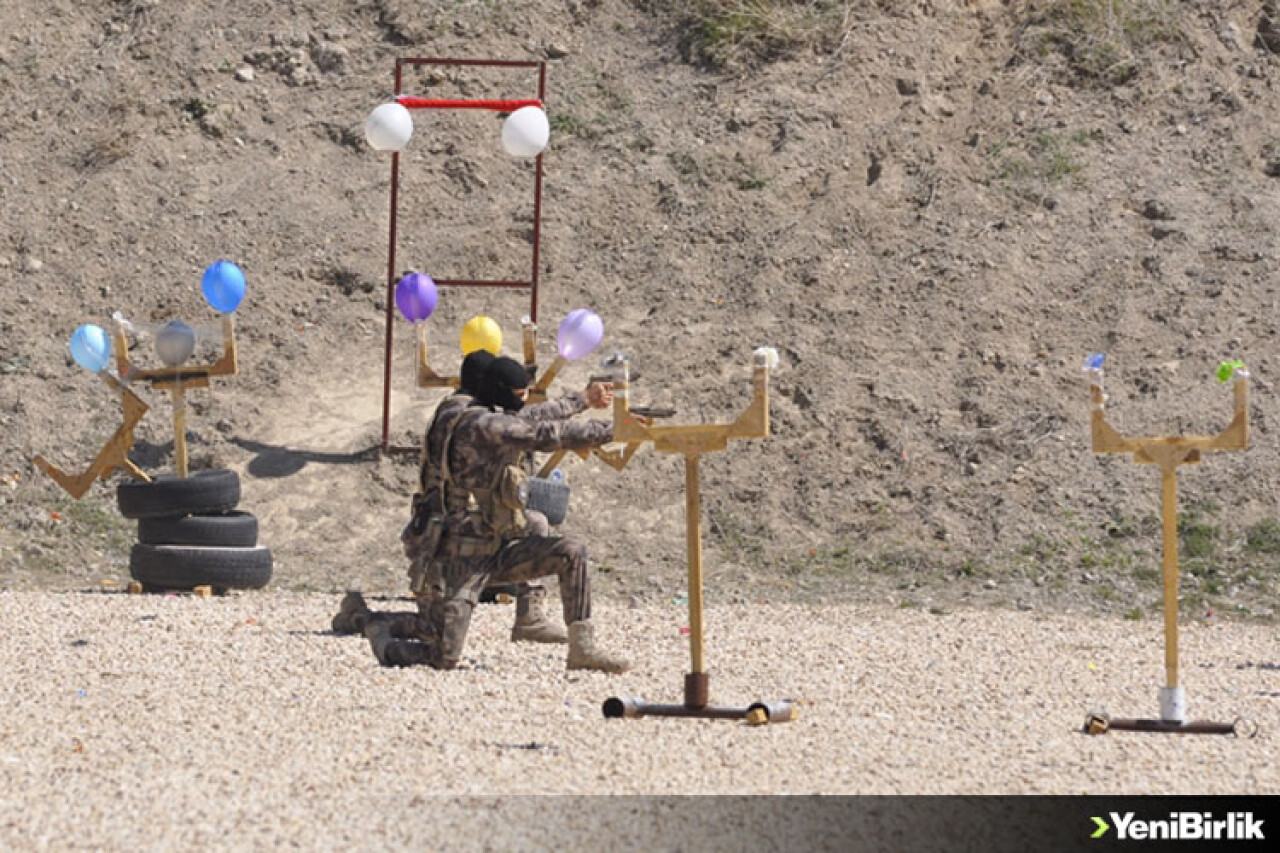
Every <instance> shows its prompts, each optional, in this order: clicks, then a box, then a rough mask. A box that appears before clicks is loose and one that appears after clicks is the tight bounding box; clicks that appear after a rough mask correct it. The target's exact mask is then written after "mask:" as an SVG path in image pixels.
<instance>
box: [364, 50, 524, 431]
mask: <svg viewBox="0 0 1280 853" xmlns="http://www.w3.org/2000/svg"><path fill="white" fill-rule="evenodd" d="M406 65H408V66H420V65H454V66H459V65H465V66H480V67H490V68H536V69H538V97H537V100H529V99H525V100H511V99H503V100H493V99H490V100H458V99H436V98H414V97H410V96H407V95H404V94H402V93H401V91H400V89H401V86H402V85H403V82H404V67H405V66H406ZM546 89H547V64H546V63H545V62H541V61H538V62H534V61H516V60H501V59H436V58H431V59H425V58H416V57H401V58H398V59H396V85H395V98H396V101H397V102H399V103H400V104H401V105H403V106H404V107H406V108H407V109H484V110H497V111H507V110H511V111H514V110H517V109H519V108H520V107H525V106H542V103H543V101H544V99H545V97H546ZM399 190H400V152H399V151H394V152H392V154H391V223H390V233H389V235H388V238H387V320H386V322H387V333H386V348H385V352H384V354H383V370H382V452H383V453H387V452H389V451H406V452H416V451H417V449H418V448H417V447H416V446H413V447H404V448H400V447H396V448H392V447H390V446H389V441H390V434H391V345H392V338H393V329H394V327H395V289H396V211H397V209H398V207H399V195H400V193H399ZM541 245H542V155H541V154H539V155H538V156H537V159H536V161H535V163H534V178H533V262H532V265H531V268H530V273H529V280H528V281H509V280H489V279H456V278H447V279H439V278H437V279H435V282H436V285H437V286H438V287H527V288H529V319H530V320H532V321H533V322H534V323H537V322H538V265H539V255H540V249H541Z"/></svg>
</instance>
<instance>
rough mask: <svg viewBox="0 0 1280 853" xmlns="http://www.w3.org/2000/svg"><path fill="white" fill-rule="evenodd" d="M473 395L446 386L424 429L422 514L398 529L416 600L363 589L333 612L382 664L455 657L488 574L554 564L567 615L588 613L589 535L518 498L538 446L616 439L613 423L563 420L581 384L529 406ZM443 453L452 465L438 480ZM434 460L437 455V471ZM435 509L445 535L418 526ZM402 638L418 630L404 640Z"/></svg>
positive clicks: (582, 617)
mask: <svg viewBox="0 0 1280 853" xmlns="http://www.w3.org/2000/svg"><path fill="white" fill-rule="evenodd" d="M472 403H473V399H472V398H471V397H470V396H468V395H466V394H461V393H459V394H455V395H453V396H451V397H449V398H446V399H445V400H444V401H443V402H442V403H441V404H440V406H439V408H438V409H437V411H436V415H435V417H434V419H433V421H432V424H431V427H430V428H429V429H428V430H427V432H426V435H425V436H424V441H423V459H424V465H423V469H422V476H421V478H420V491H419V493H418V494H417V495H415V496H414V505H415V521H414V522H411V523H410V525H409V526H408V527H406V529H405V533H404V534H402V537H401V538H402V540H403V541H404V544H405V551H406V554H407V555H408V556H409V557H410V559H411V561H412V564H411V567H410V579H411V586H412V588H413V589H414V591H415V594H416V595H417V600H418V612H417V613H371V612H369V611H368V609H367V608H365V607H364V604H363V600H362V599H360V600H359V601H356V600H355V599H353V598H352V596H348V598H347V599H344V601H343V610H342V611H341V612H340V613H339V616H338V617H335V621H334V628H335V630H339V620H340V619H342V618H343V616H344V614H346V615H347V617H348V618H347V619H346V620H345V621H344V622H343V627H345V628H347V629H348V630H355V631H364V633H365V634H366V636H369V638H370V640H371V642H372V643H373V646H374V651H375V653H376V654H377V655H378V658H379V660H381V661H382V662H383V663H384V664H394V665H407V664H414V663H428V664H430V665H431V666H434V667H436V668H439V669H450V668H452V667H454V666H456V665H457V663H458V660H459V659H460V658H461V655H462V649H463V646H464V644H465V641H466V635H467V629H468V627H469V625H470V621H471V612H472V609H473V608H474V606H475V604H476V601H477V598H478V596H479V594H480V591H481V590H483V589H484V587H485V586H487V585H490V584H526V583H528V582H530V581H534V580H536V579H538V578H543V577H547V576H549V575H552V574H555V575H557V576H558V577H559V580H560V595H561V602H562V606H563V609H564V620H565V624H566V625H572V624H573V623H575V622H585V621H586V620H588V619H589V617H590V615H591V580H590V576H589V575H588V573H587V551H586V546H585V545H583V544H582V543H581V542H579V541H577V540H575V539H572V538H563V537H557V536H551V535H549V534H550V527H549V525H548V524H547V521H546V518H545V517H544V516H543V515H542V514H541V513H537V512H528V513H526V512H525V511H524V510H523V502H524V495H523V493H522V492H521V484H522V477H521V474H522V471H521V469H520V468H519V464H520V462H521V461H522V458H524V457H525V456H526V454H528V453H531V452H534V451H543V452H550V451H555V450H580V449H582V450H585V449H589V448H592V447H597V446H599V445H602V444H605V443H607V442H609V441H610V440H611V439H612V435H613V427H612V424H610V423H609V422H607V421H601V420H584V421H575V422H570V421H568V420H567V419H568V418H570V417H572V416H573V415H575V414H577V413H579V412H582V411H584V410H585V409H586V408H587V404H586V398H585V397H584V396H583V395H582V394H580V393H576V392H575V393H570V394H567V395H566V396H564V397H562V398H560V399H559V400H555V401H550V402H546V403H541V404H538V405H533V406H526V407H525V408H524V409H522V410H521V411H520V412H519V413H518V414H508V413H506V412H502V411H493V410H490V409H488V408H487V407H482V406H473V405H471V404H472ZM446 443H447V444H448V447H447V448H446V446H445V445H446ZM446 451H447V458H446ZM444 462H447V476H446V477H444V478H443V479H444V483H443V488H439V487H437V485H436V484H437V483H439V481H440V480H439V478H438V474H439V472H441V471H443V470H445V466H444V465H442V464H441V463H444ZM434 466H439V468H438V469H437V470H436V471H435V472H433V471H432V468H433V467H434ZM472 499H474V501H473V500H472ZM433 516H434V517H436V518H439V519H442V521H443V524H442V532H441V533H439V534H438V538H437V535H436V534H434V533H433V534H431V535H426V534H424V531H423V530H422V527H423V525H424V522H423V521H422V520H423V519H427V518H430V517H433ZM536 591H537V593H539V594H540V593H541V592H542V591H541V589H540V588H536ZM356 598H358V596H356ZM404 639H408V640H413V641H416V642H412V643H405V642H397V641H399V640H404Z"/></svg>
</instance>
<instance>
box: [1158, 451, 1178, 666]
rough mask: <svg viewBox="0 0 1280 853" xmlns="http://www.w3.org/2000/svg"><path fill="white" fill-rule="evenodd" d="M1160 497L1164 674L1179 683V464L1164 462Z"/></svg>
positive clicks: (1161, 470) (1161, 467)
mask: <svg viewBox="0 0 1280 853" xmlns="http://www.w3.org/2000/svg"><path fill="white" fill-rule="evenodd" d="M1160 498H1161V504H1162V506H1161V510H1162V513H1163V515H1164V563H1163V573H1164V677H1165V686H1166V687H1177V686H1178V467H1177V463H1174V464H1172V465H1170V464H1165V465H1161V466H1160Z"/></svg>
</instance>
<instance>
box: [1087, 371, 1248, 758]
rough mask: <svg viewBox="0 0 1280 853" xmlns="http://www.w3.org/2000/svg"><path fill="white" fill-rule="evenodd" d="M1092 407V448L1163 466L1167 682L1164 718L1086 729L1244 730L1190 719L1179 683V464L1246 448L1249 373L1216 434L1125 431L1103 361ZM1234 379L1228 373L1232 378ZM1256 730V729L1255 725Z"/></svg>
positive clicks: (1108, 721)
mask: <svg viewBox="0 0 1280 853" xmlns="http://www.w3.org/2000/svg"><path fill="white" fill-rule="evenodd" d="M1087 372H1088V374H1089V400H1090V406H1091V408H1092V413H1091V432H1092V441H1093V452H1094V453H1131V454H1133V461H1134V462H1136V463H1138V464H1139V465H1157V466H1159V468H1160V494H1161V510H1162V515H1163V526H1164V544H1163V567H1162V568H1163V580H1164V643H1165V648H1164V669H1165V686H1164V687H1163V688H1161V690H1160V719H1158V720H1151V719H1132V718H1118V717H1110V716H1109V715H1107V714H1101V713H1095V714H1090V715H1089V716H1088V718H1087V719H1086V720H1085V725H1084V730H1085V731H1086V732H1087V733H1089V734H1095V735H1096V734H1105V733H1106V732H1108V731H1111V730H1116V731H1134V732H1170V733H1178V734H1240V733H1241V730H1242V724H1243V723H1244V721H1242V720H1237V721H1236V722H1234V723H1214V722H1207V721H1203V720H1194V721H1188V720H1187V718H1186V715H1187V698H1186V690H1185V689H1184V688H1183V687H1182V685H1180V684H1179V683H1178V467H1179V466H1181V465H1196V464H1199V462H1200V457H1201V454H1203V453H1206V452H1209V451H1214V450H1244V449H1245V448H1247V447H1248V446H1249V374H1248V372H1247V371H1245V370H1243V369H1240V370H1236V371H1235V374H1234V376H1235V382H1234V387H1233V393H1234V395H1235V412H1234V416H1233V417H1232V419H1231V423H1230V424H1229V425H1228V426H1227V428H1226V429H1224V430H1223V431H1222V432H1220V433H1218V434H1217V435H1215V436H1207V437H1206V436H1187V437H1175V438H1129V437H1127V436H1122V435H1121V434H1120V433H1119V432H1117V431H1116V430H1115V428H1113V427H1112V426H1111V425H1110V424H1109V423H1107V417H1106V400H1107V396H1106V394H1105V393H1103V390H1102V369H1101V366H1100V364H1099V366H1097V367H1093V368H1090V369H1088V370H1087ZM1228 378H1230V377H1228ZM1252 734H1257V728H1256V726H1255V727H1253V729H1252V733H1251V735H1252Z"/></svg>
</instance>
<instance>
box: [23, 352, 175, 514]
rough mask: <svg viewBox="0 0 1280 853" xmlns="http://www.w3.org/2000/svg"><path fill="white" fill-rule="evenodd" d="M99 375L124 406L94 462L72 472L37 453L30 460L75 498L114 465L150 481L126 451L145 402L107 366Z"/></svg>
mask: <svg viewBox="0 0 1280 853" xmlns="http://www.w3.org/2000/svg"><path fill="white" fill-rule="evenodd" d="M98 375H99V376H100V377H102V381H103V382H106V383H107V386H108V387H110V388H111V389H112V390H113V391H116V392H117V393H119V394H120V402H121V405H122V407H123V409H124V419H123V421H122V422H121V424H120V427H119V429H117V430H116V431H115V432H114V433H113V434H112V436H111V437H110V438H109V439H107V443H106V444H104V445H103V447H102V449H101V450H100V451H98V455H97V456H96V457H95V458H94V460H93V462H91V463H89V467H88V468H86V469H85V470H84V471H83V472H81V473H79V474H74V475H73V474H67V473H65V472H64V471H62V470H61V469H60V468H58V466H56V465H54V464H53V463H52V462H50V461H49V460H48V459H45V458H44V457H43V456H41V455H40V454H38V453H37V454H36V455H35V456H34V457H33V458H32V460H31V461H32V463H33V464H34V465H35V466H36V467H37V468H39V469H40V470H41V471H43V472H45V473H46V474H48V475H49V476H50V477H52V478H53V481H54V482H55V483H57V484H58V485H59V486H61V487H62V489H63V490H64V491H65V492H66V493H67V494H69V495H71V497H73V498H75V499H76V500H79V499H80V498H82V497H84V493H85V492H87V491H89V487H90V486H92V485H93V484H94V483H95V482H96V481H98V480H105V479H106V478H107V477H109V476H111V472H112V471H115V470H116V469H117V468H119V469H121V470H124V471H127V472H128V473H129V474H131V475H133V476H134V477H135V478H136V479H139V480H142V481H143V482H144V483H150V482H151V478H150V477H148V476H147V475H146V472H144V471H143V470H142V469H141V468H139V467H138V466H137V465H134V464H133V462H131V461H130V460H129V451H130V450H132V449H133V431H134V430H135V429H136V428H137V426H138V422H139V421H141V420H142V416H143V415H145V414H146V413H147V408H148V407H147V404H146V403H144V402H142V398H140V397H139V396H138V395H137V394H135V393H133V389H131V388H129V387H128V386H127V385H125V384H124V383H123V382H121V381H120V380H119V379H117V378H116V377H114V376H112V375H111V374H110V373H108V372H107V371H106V370H101V371H99V372H98Z"/></svg>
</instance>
